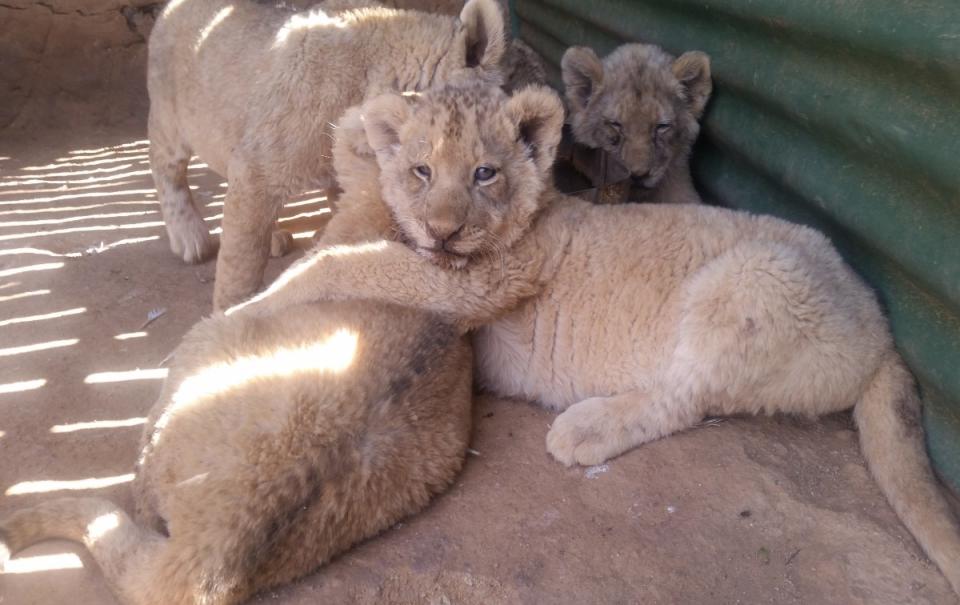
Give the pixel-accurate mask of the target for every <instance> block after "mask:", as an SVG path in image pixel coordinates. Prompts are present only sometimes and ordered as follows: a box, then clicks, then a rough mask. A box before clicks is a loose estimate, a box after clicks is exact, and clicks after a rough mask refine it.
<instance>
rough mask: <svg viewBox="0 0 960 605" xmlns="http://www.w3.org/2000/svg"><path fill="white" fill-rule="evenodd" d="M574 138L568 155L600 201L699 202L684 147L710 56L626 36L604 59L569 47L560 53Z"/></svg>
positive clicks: (698, 112)
mask: <svg viewBox="0 0 960 605" xmlns="http://www.w3.org/2000/svg"><path fill="white" fill-rule="evenodd" d="M561 68H562V70H563V83H564V87H565V90H566V97H567V106H568V108H569V110H570V123H571V126H572V131H573V139H574V141H576V142H577V143H580V144H581V145H582V146H583V147H585V148H586V149H583V148H582V147H581V146H575V147H574V149H573V152H574V153H573V155H572V158H571V161H572V162H573V163H574V165H575V166H576V167H577V168H578V169H579V170H580V171H581V172H583V173H585V174H587V175H588V176H590V177H591V178H592V180H593V181H594V182H593V185H594V187H597V188H599V191H598V201H601V202H605V203H615V202H622V201H626V200H627V198H628V196H629V199H631V200H633V201H640V202H659V203H667V204H698V203H700V196H699V195H698V194H697V191H696V189H694V188H693V181H692V180H691V178H690V149H691V147H693V143H694V142H695V141H696V140H697V135H698V134H699V133H700V124H699V120H700V118H701V116H703V110H704V107H706V105H707V100H708V99H709V98H710V92H711V91H712V90H713V84H712V82H711V80H710V58H709V57H708V56H707V55H705V54H704V53H702V52H698V51H690V52H686V53H683V54H682V55H680V56H679V57H678V58H674V57H672V56H671V55H669V54H667V53H666V52H664V51H663V50H662V49H661V48H660V47H658V46H654V45H652V44H624V45H623V46H621V47H619V48H617V49H616V50H614V51H613V52H612V53H610V54H609V55H607V56H606V57H605V58H604V59H603V61H601V60H600V59H599V57H597V55H596V53H594V52H593V50H591V49H589V48H587V47H582V46H574V47H572V48H568V49H567V52H565V53H564V55H563V60H562V61H561Z"/></svg>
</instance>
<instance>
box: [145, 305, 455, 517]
mask: <svg viewBox="0 0 960 605" xmlns="http://www.w3.org/2000/svg"><path fill="white" fill-rule="evenodd" d="M471 383H472V358H471V350H470V348H469V346H468V344H467V342H466V340H465V338H464V337H462V336H461V335H459V334H458V332H457V331H456V330H455V329H454V328H452V327H451V326H449V325H446V324H444V323H442V322H440V321H438V320H436V319H435V318H434V317H432V316H430V315H427V314H424V313H420V312H417V311H413V310H410V309H404V308H400V307H396V306H390V305H384V304H379V303H370V302H361V301H351V302H322V303H313V304H309V305H300V306H295V307H290V308H288V309H286V310H285V313H284V314H283V315H282V316H269V317H251V316H246V315H242V314H234V315H231V316H229V317H225V316H222V315H221V316H217V317H212V318H209V319H206V320H203V321H202V322H201V323H200V324H198V325H197V326H195V327H194V329H192V330H191V331H190V332H189V333H188V334H187V335H186V336H185V337H184V340H183V342H182V344H181V345H180V347H179V348H178V349H177V351H176V354H175V356H174V360H173V364H172V366H171V369H170V374H169V376H168V378H167V381H166V383H165V385H164V392H163V393H162V394H161V397H160V399H159V400H158V401H157V403H156V405H155V406H154V409H153V410H152V411H151V414H150V418H149V420H148V429H147V432H146V433H145V439H146V441H145V443H146V444H147V449H146V451H145V455H144V464H143V466H142V468H141V469H140V471H141V473H143V474H144V476H143V477H141V478H140V479H142V482H143V483H145V484H152V487H151V489H152V490H153V491H163V490H164V486H169V487H172V486H174V485H176V484H177V483H179V482H181V481H185V480H188V479H190V478H191V477H194V476H196V475H197V474H200V473H208V472H209V473H213V474H219V475H221V476H225V477H232V478H233V479H232V481H233V482H235V483H236V484H237V485H242V484H243V480H244V479H245V478H248V479H255V477H256V475H257V474H258V473H262V472H263V469H261V468H257V467H251V466H250V465H249V461H250V458H251V456H257V455H260V454H262V452H263V448H264V447H266V446H267V445H266V444H269V443H274V444H275V445H276V444H283V443H298V442H299V443H301V446H303V445H305V444H306V443H311V444H313V446H319V447H321V448H322V447H326V446H327V445H333V444H337V443H341V442H343V440H344V438H348V440H349V439H354V440H356V443H355V446H356V448H357V449H358V451H359V453H360V454H362V455H363V456H365V457H366V458H365V463H366V464H367V466H368V468H367V470H368V471H370V472H375V471H376V470H377V469H378V468H381V467H382V466H383V465H388V466H390V467H392V468H396V470H397V471H398V472H400V473H401V474H410V473H412V474H414V475H416V474H417V473H419V472H420V471H419V470H418V469H419V465H421V464H423V463H425V462H424V461H429V460H430V459H431V458H433V459H436V458H437V457H440V458H445V459H450V458H459V457H460V456H462V454H463V448H464V447H465V446H466V440H467V438H468V433H469V424H470V417H469V406H470V401H471V391H470V389H471ZM154 426H156V430H152V429H153V427H154ZM304 439H306V441H304ZM278 447H280V446H279V445H278ZM282 447H287V446H282ZM171 491H172V490H171ZM174 497H176V496H174ZM237 497H241V498H242V497H243V495H242V494H237ZM160 499H161V500H163V499H164V498H163V497H160ZM160 508H161V509H169V508H170V507H169V506H164V505H161V506H160ZM164 516H166V515H164Z"/></svg>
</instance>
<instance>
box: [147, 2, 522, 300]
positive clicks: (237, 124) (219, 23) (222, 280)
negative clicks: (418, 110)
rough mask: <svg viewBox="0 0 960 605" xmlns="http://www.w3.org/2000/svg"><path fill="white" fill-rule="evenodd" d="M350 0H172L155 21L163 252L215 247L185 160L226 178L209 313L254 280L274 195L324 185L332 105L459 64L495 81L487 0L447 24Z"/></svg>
mask: <svg viewBox="0 0 960 605" xmlns="http://www.w3.org/2000/svg"><path fill="white" fill-rule="evenodd" d="M352 4H353V3H351V2H349V1H346V2H344V1H341V2H339V4H338V5H337V6H336V10H335V11H332V12H330V13H327V12H324V10H323V9H322V7H320V8H313V9H311V10H309V11H306V12H291V11H290V10H284V9H281V8H278V7H275V6H263V5H259V4H257V3H255V2H253V1H251V0H172V1H171V2H170V3H169V4H167V6H166V8H165V9H164V10H163V12H162V13H161V15H160V17H159V18H158V20H157V24H156V26H155V27H154V29H153V32H152V34H151V37H150V48H149V59H148V70H147V86H148V90H149V93H150V117H149V135H150V164H151V169H152V171H153V175H154V180H155V183H156V186H157V193H158V197H159V199H160V204H161V208H162V210H163V216H164V220H165V222H166V225H167V232H168V235H169V237H170V245H171V248H172V249H173V251H174V253H176V254H178V255H180V256H182V257H183V259H184V260H185V261H187V262H196V261H200V260H203V259H205V258H207V257H209V255H210V254H211V253H212V252H213V248H214V246H213V243H212V240H211V239H210V236H209V234H208V230H207V226H206V224H205V223H204V221H203V218H202V217H201V215H200V213H199V212H198V210H197V208H196V206H195V205H194V201H193V199H192V196H191V193H190V190H189V188H188V186H187V181H186V171H187V164H188V162H189V160H190V158H191V157H192V156H193V155H194V154H196V155H198V156H199V157H200V158H201V159H202V160H203V161H205V162H206V163H207V164H208V165H209V166H210V167H211V168H212V169H213V170H214V171H216V172H217V173H219V174H221V175H223V176H225V177H226V178H227V180H228V189H227V197H226V199H225V203H224V216H223V234H222V236H221V241H220V253H219V258H218V259H217V272H216V284H215V290H214V308H215V309H222V308H226V307H228V306H230V305H231V304H233V303H236V302H239V301H241V300H242V299H243V298H245V297H247V296H249V295H250V294H252V293H253V292H254V291H255V290H256V289H257V288H258V287H259V286H260V283H261V280H262V277H263V270H264V266H265V263H266V259H267V256H268V254H269V251H270V248H271V231H272V229H273V226H274V224H275V222H276V217H277V213H278V211H279V208H280V206H281V204H282V203H283V201H284V200H285V199H288V198H289V196H291V195H295V194H297V193H299V192H300V191H304V190H307V189H314V188H324V187H329V186H330V185H331V184H332V183H331V178H330V177H331V174H330V172H331V171H330V155H331V144H332V136H331V123H332V122H333V121H335V120H336V119H337V118H338V117H339V116H340V114H342V113H343V112H344V110H346V109H347V108H348V107H350V106H351V105H354V104H356V103H358V102H360V101H361V100H363V99H364V98H366V97H369V96H372V95H375V94H377V93H380V92H383V91H386V90H396V91H403V90H421V89H423V88H426V87H427V86H429V85H431V84H433V83H435V82H438V81H444V80H446V79H447V78H449V77H451V76H452V75H454V74H456V73H458V72H460V71H463V70H468V71H471V72H479V73H480V74H482V75H485V76H486V77H489V78H491V79H492V80H497V81H499V77H500V76H499V63H500V61H501V58H502V56H503V52H504V44H505V42H504V26H503V17H502V15H501V14H500V9H499V7H498V6H497V4H496V2H495V1H494V0H470V1H469V2H467V3H466V4H465V5H464V7H463V10H462V12H461V13H460V17H459V19H457V18H453V17H449V16H445V15H432V14H426V13H421V12H416V11H403V10H394V9H389V8H383V7H369V8H357V9H355V10H350V7H351V5H352ZM273 243H274V245H275V251H278V252H279V251H282V248H283V246H282V244H283V242H282V241H277V240H276V238H274V242H273ZM277 244H281V245H279V246H277Z"/></svg>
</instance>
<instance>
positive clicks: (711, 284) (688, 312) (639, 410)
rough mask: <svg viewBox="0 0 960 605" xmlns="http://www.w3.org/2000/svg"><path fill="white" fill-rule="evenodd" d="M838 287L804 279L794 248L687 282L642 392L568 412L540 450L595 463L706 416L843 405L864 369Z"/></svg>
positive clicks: (737, 261) (739, 252)
mask: <svg viewBox="0 0 960 605" xmlns="http://www.w3.org/2000/svg"><path fill="white" fill-rule="evenodd" d="M841 289H842V285H840V286H838V285H837V284H835V283H833V281H832V277H831V276H830V275H826V276H825V277H824V276H823V275H818V274H817V269H816V268H814V269H813V270H812V271H811V267H810V263H809V260H808V259H807V258H806V257H805V255H804V254H803V250H797V249H794V248H791V247H789V246H779V245H776V244H771V243H764V242H751V243H746V244H742V245H740V246H737V247H736V248H734V249H732V250H730V251H729V252H727V253H725V254H724V255H722V256H720V257H718V258H717V259H716V260H714V261H713V262H711V263H709V264H708V265H706V266H705V267H704V268H703V269H701V270H700V271H699V272H698V273H697V274H695V275H694V276H692V277H691V279H690V280H689V283H688V284H687V286H686V292H685V302H684V303H683V310H682V313H681V317H680V320H679V322H678V324H677V326H676V327H675V333H674V337H673V340H674V345H673V347H672V352H671V354H670V356H669V357H668V358H667V359H665V360H664V363H663V364H662V366H661V369H660V370H659V371H658V372H657V373H656V375H654V376H650V377H646V378H647V380H645V381H642V382H646V383H648V384H650V385H652V386H651V387H650V388H649V390H648V392H643V393H641V392H634V393H625V394H619V395H616V396H613V397H595V398H592V399H587V400H585V401H582V402H579V403H577V404H574V405H572V406H570V408H569V409H567V411H565V412H564V413H563V414H561V415H560V416H559V417H558V418H557V420H556V421H555V422H554V424H553V427H552V428H551V430H550V433H549V434H548V435H547V447H548V449H549V451H550V453H551V454H553V456H554V457H555V458H557V459H558V460H559V461H561V462H563V463H565V464H568V465H569V464H574V463H579V464H597V463H599V462H602V461H603V460H606V459H608V458H610V457H612V456H615V455H618V454H620V453H622V452H624V451H627V450H629V449H631V448H633V447H636V446H638V445H640V444H642V443H645V442H648V441H651V440H653V439H658V438H660V437H664V436H666V435H669V434H670V433H673V432H676V431H679V430H683V429H685V428H688V427H691V426H693V425H694V424H696V423H697V422H698V421H700V420H701V419H702V418H703V417H704V416H706V415H707V414H736V413H753V414H755V413H759V412H776V411H780V412H792V413H803V414H808V415H819V414H824V413H828V412H832V411H837V410H841V409H845V408H847V407H850V406H851V405H852V404H853V403H854V401H855V400H856V396H857V393H858V392H859V389H860V388H861V385H862V384H863V381H864V379H865V378H866V374H867V373H868V372H869V371H870V368H873V367H876V366H875V363H874V362H873V361H872V360H871V359H870V358H869V356H870V350H869V349H864V348H863V346H862V344H861V343H862V340H863V339H862V338H859V335H861V333H862V332H863V330H862V329H861V327H860V326H859V325H858V324H857V322H856V321H855V320H851V318H850V316H849V313H846V312H845V310H844V308H843V307H842V303H841V304H837V302H836V300H835V299H836V298H837V297H838V296H841V297H843V295H841V294H838V293H839V292H840V291H841ZM854 304H857V303H854ZM878 350H879V349H878ZM638 382H641V381H640V380H638Z"/></svg>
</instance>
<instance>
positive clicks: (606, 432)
mask: <svg viewBox="0 0 960 605" xmlns="http://www.w3.org/2000/svg"><path fill="white" fill-rule="evenodd" d="M605 401H606V399H605V398H603V397H594V398H591V399H585V400H583V401H581V402H579V403H575V404H573V405H572V406H570V407H569V408H567V410H566V411H565V412H563V413H562V414H560V415H559V416H557V419H556V420H554V421H553V426H552V427H550V431H549V432H548V433H547V451H548V452H550V454H551V455H552V456H553V457H554V458H556V459H557V460H558V461H559V462H561V463H563V464H564V465H566V466H572V465H574V464H580V465H583V466H593V465H595V464H601V463H602V462H605V461H606V460H609V459H610V458H612V457H613V456H616V455H617V454H619V453H620V452H622V451H623V449H624V448H623V444H622V441H623V433H624V428H623V426H622V423H621V422H620V421H619V419H618V418H617V417H616V415H614V414H611V412H610V410H608V409H607V406H605V405H604V402H605Z"/></svg>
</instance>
